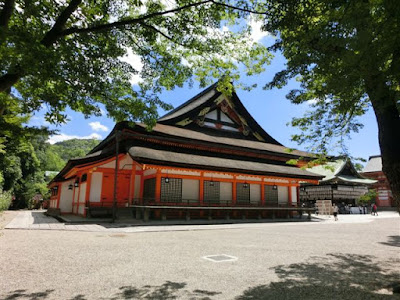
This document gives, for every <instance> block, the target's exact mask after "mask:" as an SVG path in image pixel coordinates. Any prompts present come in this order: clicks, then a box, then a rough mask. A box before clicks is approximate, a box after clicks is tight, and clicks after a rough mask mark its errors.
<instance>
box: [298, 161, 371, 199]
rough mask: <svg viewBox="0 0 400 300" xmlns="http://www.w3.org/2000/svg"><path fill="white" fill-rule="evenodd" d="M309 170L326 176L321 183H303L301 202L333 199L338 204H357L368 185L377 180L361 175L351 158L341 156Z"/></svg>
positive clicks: (366, 190)
mask: <svg viewBox="0 0 400 300" xmlns="http://www.w3.org/2000/svg"><path fill="white" fill-rule="evenodd" d="M308 170H309V171H311V172H313V173H317V174H320V175H322V176H324V178H323V179H322V180H320V182H319V185H314V184H307V183H304V184H302V186H301V188H300V201H301V202H313V203H315V202H316V201H317V200H331V201H332V203H336V204H348V205H356V204H357V200H358V199H359V198H360V196H362V195H364V194H365V193H366V192H368V187H369V186H370V185H372V184H374V183H375V182H376V180H371V179H368V178H365V177H363V176H361V175H360V173H358V171H357V170H356V169H355V167H354V165H353V164H352V163H351V161H350V160H349V159H341V158H339V159H336V160H334V161H331V162H328V163H327V164H325V165H318V166H315V167H312V168H309V169H308Z"/></svg>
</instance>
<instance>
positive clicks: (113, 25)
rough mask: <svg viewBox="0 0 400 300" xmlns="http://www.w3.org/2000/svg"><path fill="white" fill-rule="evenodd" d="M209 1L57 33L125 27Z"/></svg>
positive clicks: (65, 33)
mask: <svg viewBox="0 0 400 300" xmlns="http://www.w3.org/2000/svg"><path fill="white" fill-rule="evenodd" d="M211 2H212V0H205V1H201V2H196V3H191V4H188V5H184V6H181V7H177V8H174V9H170V10H166V11H161V12H155V13H151V14H148V15H144V16H142V17H139V18H135V19H127V20H122V21H117V22H113V23H108V24H101V25H97V26H89V27H86V28H79V27H71V28H68V29H66V30H63V31H61V32H60V33H59V36H66V35H70V34H74V33H85V32H98V31H103V30H110V29H114V28H120V27H125V26H127V25H134V24H139V23H142V22H143V21H146V20H148V19H151V18H154V17H158V16H163V15H166V14H170V13H176V12H179V11H182V10H185V9H187V8H191V7H196V6H200V5H203V4H207V3H211Z"/></svg>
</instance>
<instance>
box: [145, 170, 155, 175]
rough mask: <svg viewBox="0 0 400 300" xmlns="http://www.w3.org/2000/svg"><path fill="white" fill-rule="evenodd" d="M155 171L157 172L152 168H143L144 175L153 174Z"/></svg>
mask: <svg viewBox="0 0 400 300" xmlns="http://www.w3.org/2000/svg"><path fill="white" fill-rule="evenodd" d="M156 173H157V170H154V169H149V170H145V171H144V172H143V174H144V176H148V175H153V174H156Z"/></svg>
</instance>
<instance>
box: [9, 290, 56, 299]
mask: <svg viewBox="0 0 400 300" xmlns="http://www.w3.org/2000/svg"><path fill="white" fill-rule="evenodd" d="M52 292H54V290H45V291H44V292H35V293H30V292H28V291H27V290H15V291H13V292H10V293H9V294H8V295H7V296H6V297H5V298H1V299H2V300H13V299H29V300H40V299H46V298H47V297H48V296H49V295H50V294H51V293H52Z"/></svg>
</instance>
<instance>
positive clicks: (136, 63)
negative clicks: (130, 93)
mask: <svg viewBox="0 0 400 300" xmlns="http://www.w3.org/2000/svg"><path fill="white" fill-rule="evenodd" d="M126 51H127V55H125V56H122V57H120V58H119V59H120V60H121V61H124V62H126V63H128V64H130V65H131V66H132V67H133V68H134V69H135V70H136V71H138V72H139V74H135V75H131V80H130V83H131V84H132V85H135V84H138V83H139V82H141V81H142V78H141V77H140V72H141V71H142V69H143V63H142V60H141V58H140V56H139V55H136V54H134V53H133V51H132V49H131V48H127V49H126Z"/></svg>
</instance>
